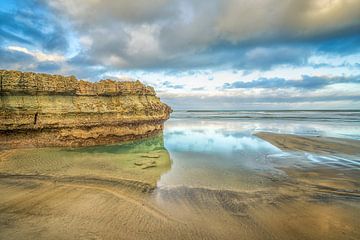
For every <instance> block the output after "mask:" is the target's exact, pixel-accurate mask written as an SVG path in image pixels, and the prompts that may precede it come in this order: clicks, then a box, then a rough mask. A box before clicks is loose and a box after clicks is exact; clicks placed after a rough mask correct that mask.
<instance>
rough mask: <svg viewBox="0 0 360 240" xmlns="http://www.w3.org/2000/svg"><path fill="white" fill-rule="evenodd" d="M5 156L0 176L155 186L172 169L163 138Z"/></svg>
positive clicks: (51, 149) (19, 151)
mask: <svg viewBox="0 0 360 240" xmlns="http://www.w3.org/2000/svg"><path fill="white" fill-rule="evenodd" d="M0 155H1V154H0ZM4 156H6V157H4V158H3V159H1V160H2V164H1V165H0V173H1V172H3V173H7V174H10V173H11V174H19V175H22V174H27V175H29V174H30V175H32V174H35V175H47V176H57V177H60V176H61V177H63V176H66V177H68V176H71V177H74V176H76V177H83V176H86V177H96V178H101V179H107V178H109V179H110V178H111V179H113V178H115V179H129V180H135V181H141V182H146V183H149V184H153V185H154V184H155V183H156V181H157V180H158V179H159V178H160V176H161V175H162V174H163V173H165V172H167V171H168V170H169V169H170V167H171V161H170V156H169V153H168V151H167V150H166V148H165V147H164V138H163V135H162V134H160V135H157V136H155V137H152V138H148V139H144V140H138V141H134V142H130V143H124V144H114V145H104V146H92V147H84V148H73V149H69V148H63V149H61V148H42V149H16V150H9V151H8V152H7V153H6V154H4ZM0 158H1V156H0Z"/></svg>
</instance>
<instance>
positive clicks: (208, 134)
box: [158, 119, 360, 190]
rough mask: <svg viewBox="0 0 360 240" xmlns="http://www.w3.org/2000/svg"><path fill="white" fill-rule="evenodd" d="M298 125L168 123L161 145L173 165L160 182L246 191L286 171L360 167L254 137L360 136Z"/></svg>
mask: <svg viewBox="0 0 360 240" xmlns="http://www.w3.org/2000/svg"><path fill="white" fill-rule="evenodd" d="M333 124H334V123H331V122H330V123H329V122H327V123H316V122H315V123H314V122H311V121H309V122H305V121H302V122H297V121H272V122H269V121H262V120H257V121H256V120H253V121H245V120H228V119H226V120H218V119H216V120H204V119H201V120H199V119H195V120H194V119H171V120H170V121H168V122H167V123H166V127H165V133H164V134H165V146H166V148H167V149H168V151H169V152H170V155H171V158H172V161H173V165H172V168H171V171H169V172H167V173H166V174H164V175H163V176H162V177H161V179H160V180H159V182H158V186H159V187H161V188H169V187H176V186H189V187H205V188H215V189H217V188H221V189H231V190H249V189H261V188H266V187H267V186H268V185H269V184H271V183H270V182H269V181H268V178H267V177H266V178H264V176H265V175H266V176H272V179H274V178H279V179H280V178H283V177H286V173H285V172H284V168H303V169H306V168H313V167H318V166H322V167H333V168H336V169H338V170H341V169H343V168H348V169H351V170H356V169H359V166H360V164H359V163H360V161H358V160H359V159H357V157H356V156H346V157H343V156H339V155H333V156H329V155H328V156H322V155H319V154H312V153H304V152H284V151H282V150H280V149H278V148H277V147H275V146H273V145H272V144H270V143H268V142H266V141H264V140H262V139H260V138H258V137H256V136H254V135H253V133H254V132H256V131H273V132H279V133H295V134H302V135H315V136H345V135H346V136H347V137H349V136H351V135H355V138H356V137H358V135H357V132H356V131H357V130H356V128H355V132H354V127H352V126H351V124H350V125H341V124H340V125H338V127H337V128H333Z"/></svg>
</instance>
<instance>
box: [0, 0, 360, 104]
mask: <svg viewBox="0 0 360 240" xmlns="http://www.w3.org/2000/svg"><path fill="white" fill-rule="evenodd" d="M0 69H13V70H21V71H33V72H44V73H51V74H62V75H75V76H76V77H77V78H78V79H84V80H89V81H99V80H101V79H114V80H120V81H121V80H132V79H139V80H140V81H142V82H144V83H145V84H147V85H150V86H153V87H154V88H155V89H156V91H157V93H158V96H159V97H160V98H161V100H163V101H164V102H166V103H167V104H169V105H170V106H171V107H172V108H173V109H175V110H176V109H216V110H231V109H237V110H260V109H261V110H266V109H294V110H295V109H360V1H359V0H301V1H299V0H282V1H279V0H222V1H221V0H177V1H175V0H152V1H149V0H48V1H46V0H26V1H23V0H1V1H0Z"/></svg>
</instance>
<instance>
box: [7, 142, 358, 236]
mask: <svg viewBox="0 0 360 240" xmlns="http://www.w3.org/2000/svg"><path fill="white" fill-rule="evenodd" d="M118 149H119V148H118V147H116V146H114V147H111V146H109V147H99V148H90V149H40V150H29V149H24V150H21V149H17V150H9V151H2V152H0V192H1V195H0V239H360V231H359V230H358V229H360V220H359V219H360V186H359V183H360V176H359V174H358V171H356V170H348V171H345V172H343V173H342V175H339V174H340V173H341V172H339V171H338V169H331V168H325V167H317V168H311V169H301V168H281V170H282V171H284V172H285V173H286V174H284V176H286V177H284V176H280V175H275V176H274V175H273V174H270V173H269V174H267V173H266V172H264V174H263V175H261V176H260V177H261V178H262V179H263V180H264V181H266V182H267V184H266V185H264V186H263V187H256V188H254V189H253V190H238V191H235V190H229V189H225V188H223V189H218V188H214V189H213V188H202V187H190V186H173V187H156V184H155V183H156V181H157V180H158V179H159V177H160V176H161V175H162V174H163V173H164V172H166V171H168V170H169V168H170V165H171V160H170V158H169V155H168V153H167V151H166V149H165V148H164V147H163V142H162V139H161V138H158V139H153V140H149V141H145V142H142V143H140V144H137V145H132V146H131V147H130V146H129V147H126V146H125V147H122V148H121V149H122V150H121V151H120V150H118ZM100 154H101V155H100ZM69 158H70V159H69ZM99 159H100V160H99ZM154 161H155V163H154ZM149 166H151V167H149Z"/></svg>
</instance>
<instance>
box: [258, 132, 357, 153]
mask: <svg viewBox="0 0 360 240" xmlns="http://www.w3.org/2000/svg"><path fill="white" fill-rule="evenodd" d="M255 136H257V137H260V138H262V139H264V140H265V141H268V142H270V143H271V144H273V145H275V146H277V147H278V148H280V149H282V150H287V151H304V152H315V153H335V154H339V153H340V154H350V155H352V154H360V141H358V140H352V139H343V138H331V137H313V136H298V135H293V134H279V133H272V132H257V133H255Z"/></svg>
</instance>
